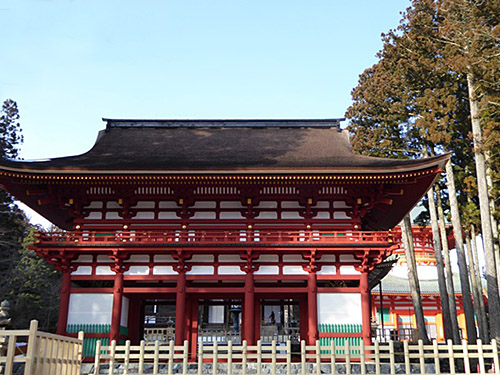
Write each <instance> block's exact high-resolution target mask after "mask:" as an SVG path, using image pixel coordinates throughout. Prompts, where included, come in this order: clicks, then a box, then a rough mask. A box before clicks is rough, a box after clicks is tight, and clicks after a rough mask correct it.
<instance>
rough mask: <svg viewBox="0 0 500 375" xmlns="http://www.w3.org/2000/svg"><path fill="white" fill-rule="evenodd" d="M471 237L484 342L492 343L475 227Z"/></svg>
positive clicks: (472, 228)
mask: <svg viewBox="0 0 500 375" xmlns="http://www.w3.org/2000/svg"><path fill="white" fill-rule="evenodd" d="M470 235H471V245H472V246H471V247H472V259H473V261H472V264H473V266H474V270H475V271H476V272H475V273H476V278H477V285H478V289H479V291H480V293H481V299H480V300H479V308H480V309H481V318H482V319H480V320H479V322H480V323H481V325H482V326H483V331H484V332H485V338H484V342H490V333H489V331H488V318H487V316H486V307H485V306H484V297H483V278H482V277H481V270H480V269H479V258H478V256H477V243H476V228H475V227H474V225H471V226H470Z"/></svg>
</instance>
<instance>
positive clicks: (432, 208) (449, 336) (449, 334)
mask: <svg viewBox="0 0 500 375" xmlns="http://www.w3.org/2000/svg"><path fill="white" fill-rule="evenodd" d="M427 198H428V200H429V214H430V216H431V227H432V243H433V245H434V256H435V258H436V268H437V275H438V285H439V294H440V295H441V310H442V313H443V328H444V337H445V339H446V340H453V328H452V326H451V324H452V323H451V322H452V320H451V314H450V302H449V300H448V292H447V290H446V279H445V276H444V266H443V254H442V251H441V241H440V239H439V224H438V218H437V214H436V203H435V201H434V190H432V189H429V191H428V192H427Z"/></svg>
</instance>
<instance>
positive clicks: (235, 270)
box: [217, 266, 245, 275]
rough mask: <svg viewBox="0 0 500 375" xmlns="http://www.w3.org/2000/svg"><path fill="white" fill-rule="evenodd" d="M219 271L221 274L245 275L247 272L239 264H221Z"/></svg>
mask: <svg viewBox="0 0 500 375" xmlns="http://www.w3.org/2000/svg"><path fill="white" fill-rule="evenodd" d="M217 273H218V274H219V275H244V274H245V272H243V271H242V270H241V268H240V267H239V266H219V268H218V271H217Z"/></svg>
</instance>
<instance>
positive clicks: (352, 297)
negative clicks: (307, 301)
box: [318, 293, 362, 324]
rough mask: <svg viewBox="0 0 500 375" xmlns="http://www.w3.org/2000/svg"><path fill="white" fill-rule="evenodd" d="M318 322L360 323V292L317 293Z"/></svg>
mask: <svg viewBox="0 0 500 375" xmlns="http://www.w3.org/2000/svg"><path fill="white" fill-rule="evenodd" d="M318 323H319V324H361V323H362V316H361V294H359V293H318Z"/></svg>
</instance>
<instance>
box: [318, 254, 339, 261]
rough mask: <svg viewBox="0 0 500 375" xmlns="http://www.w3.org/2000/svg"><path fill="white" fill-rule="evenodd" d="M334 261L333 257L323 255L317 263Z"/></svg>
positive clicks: (331, 255)
mask: <svg viewBox="0 0 500 375" xmlns="http://www.w3.org/2000/svg"><path fill="white" fill-rule="evenodd" d="M335 260H336V259H335V255H333V254H325V255H323V256H322V257H321V258H320V259H319V262H335Z"/></svg>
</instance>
